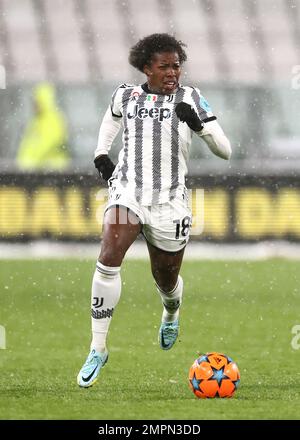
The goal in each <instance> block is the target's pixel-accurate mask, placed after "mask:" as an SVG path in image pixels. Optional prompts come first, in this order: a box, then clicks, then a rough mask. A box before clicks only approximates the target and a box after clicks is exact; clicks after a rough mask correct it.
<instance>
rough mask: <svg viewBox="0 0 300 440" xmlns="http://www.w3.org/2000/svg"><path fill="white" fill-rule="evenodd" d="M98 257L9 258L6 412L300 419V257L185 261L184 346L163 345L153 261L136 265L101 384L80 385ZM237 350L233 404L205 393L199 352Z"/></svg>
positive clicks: (2, 284) (3, 320)
mask: <svg viewBox="0 0 300 440" xmlns="http://www.w3.org/2000/svg"><path fill="white" fill-rule="evenodd" d="M94 266H95V262H94V261H91V260H88V261H87V260H84V261H79V260H41V261H38V260H35V261H30V260H29V261H24V260H22V261H21V260H17V261H3V260H2V261H0V280H1V281H0V292H1V293H0V295H1V296H0V325H2V326H4V327H5V329H6V346H7V348H6V349H2V350H0V371H1V375H0V418H1V419H98V420H110V419H128V420H145V419H146V420H147V419H148V420H149V419H174V420H176V419H177V420H187V419H194V420H203V419H299V418H300V367H299V366H300V350H295V349H293V348H292V346H291V341H292V338H293V335H292V327H293V326H294V325H296V324H300V292H299V289H300V287H299V285H300V283H299V281H300V271H299V263H298V262H295V261H294V262H293V261H285V260H279V259H278V260H276V259H274V260H267V261H261V262H251V263H248V262H233V261H231V262H220V261H217V262H208V261H206V262H205V261H193V262H190V261H186V262H184V264H183V267H182V271H181V274H182V276H183V278H184V281H185V293H184V301H183V306H182V311H181V321H180V324H181V331H180V337H179V341H177V343H176V345H175V346H174V347H173V349H172V350H170V351H162V350H161V349H160V348H159V346H158V343H157V333H158V327H159V324H160V317H161V302H160V298H159V296H158V294H157V293H156V292H155V288H154V284H153V281H152V277H151V274H150V266H149V262H147V261H134V260H132V261H127V262H125V263H124V266H123V268H122V281H123V292H122V296H121V300H120V303H119V305H118V307H117V309H116V311H115V315H114V318H113V321H112V325H111V329H110V334H109V340H108V343H109V349H110V359H109V362H108V364H107V366H105V368H104V369H103V370H102V372H101V375H100V378H99V380H98V382H97V383H96V384H95V385H94V386H93V387H92V388H90V389H80V388H79V387H78V386H77V384H76V376H77V373H78V371H79V369H80V367H81V365H82V363H83V362H84V360H85V358H86V356H87V354H88V351H89V344H90V311H89V309H90V286H91V279H92V274H93V271H94ZM208 351H220V352H223V353H225V354H227V355H229V356H231V357H232V358H233V359H234V360H235V361H236V363H237V364H238V366H239V368H240V372H241V383H240V387H239V389H238V391H237V393H236V395H235V397H234V398H232V399H205V400H201V399H199V400H198V399H197V398H196V397H195V396H194V395H193V393H192V392H191V390H190V389H189V387H188V379H187V378H188V370H189V367H190V366H191V364H192V363H193V361H194V359H195V358H196V357H197V354H198V352H201V353H204V352H208Z"/></svg>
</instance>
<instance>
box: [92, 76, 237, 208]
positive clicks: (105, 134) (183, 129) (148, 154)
mask: <svg viewBox="0 0 300 440" xmlns="http://www.w3.org/2000/svg"><path fill="white" fill-rule="evenodd" d="M181 101H184V102H186V103H188V104H190V105H191V106H192V107H193V108H194V110H195V111H196V112H197V114H198V116H199V118H200V119H201V120H202V121H203V122H205V127H204V129H203V130H202V131H201V132H199V133H197V134H199V135H200V136H204V140H205V141H206V142H207V144H208V146H209V147H210V149H211V150H212V151H213V152H214V153H215V154H217V155H220V156H221V157H224V158H228V157H225V156H226V152H225V154H223V155H222V151H221V152H220V151H219V154H218V151H214V150H218V148H219V149H220V146H221V147H222V148H223V150H224V145H225V144H224V142H225V143H226V141H227V142H228V145H229V150H230V144H229V141H228V139H227V138H226V137H225V135H224V133H223V131H222V129H221V127H220V126H219V125H218V123H217V122H216V121H215V120H216V117H215V116H214V115H213V113H212V111H211V109H210V107H209V105H208V103H207V101H206V100H205V98H204V97H203V96H202V95H201V94H200V91H199V89H197V88H196V87H188V86H179V87H178V89H177V91H176V93H174V94H171V95H162V94H154V93H152V92H150V91H149V90H148V88H147V85H146V84H143V85H127V84H123V85H121V86H119V87H118V88H117V89H116V90H115V92H114V94H113V96H112V100H111V105H110V107H109V109H108V110H107V112H106V114H105V116H104V119H103V121H102V124H101V127H100V132H99V138H98V146H97V149H96V151H95V157H97V156H99V155H101V154H107V153H108V151H109V150H110V147H111V144H112V142H113V140H114V138H115V136H116V135H117V133H118V131H119V129H120V127H121V125H122V126H123V148H122V150H121V151H120V154H119V159H118V163H117V166H116V168H115V171H114V173H113V178H115V179H118V181H119V182H120V183H121V184H122V185H123V187H125V188H126V190H128V191H129V192H130V193H131V194H133V195H134V196H135V198H136V200H137V201H138V202H139V203H140V204H141V205H153V204H158V203H165V202H167V201H169V200H172V199H173V198H174V197H176V195H177V194H179V193H180V194H181V193H183V191H184V188H185V175H186V173H187V161H188V154H189V147H190V144H191V139H192V133H193V132H192V130H191V129H190V128H189V127H188V125H187V124H186V123H183V122H181V121H179V119H178V118H177V116H176V113H175V106H176V105H177V104H178V103H179V102H181ZM222 137H224V139H225V140H226V141H224V139H223V138H222ZM215 138H216V139H215ZM217 138H218V139H217ZM212 140H213V142H211V141H212ZM209 142H210V143H211V145H209ZM213 144H214V145H213ZM228 145H225V147H226V148H227V149H228ZM222 148H221V150H222ZM226 148H225V149H226Z"/></svg>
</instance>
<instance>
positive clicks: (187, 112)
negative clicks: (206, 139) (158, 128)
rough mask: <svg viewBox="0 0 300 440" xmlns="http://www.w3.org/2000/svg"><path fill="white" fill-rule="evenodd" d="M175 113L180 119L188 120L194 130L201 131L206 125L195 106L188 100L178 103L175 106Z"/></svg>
mask: <svg viewBox="0 0 300 440" xmlns="http://www.w3.org/2000/svg"><path fill="white" fill-rule="evenodd" d="M175 113H176V115H177V117H178V119H180V121H182V122H186V123H187V125H188V126H189V127H190V128H191V129H192V130H194V131H201V130H202V128H203V127H204V124H203V122H202V121H201V119H200V118H199V117H198V115H197V113H196V112H195V110H194V109H193V107H192V106H191V105H190V104H187V103H186V102H180V103H179V104H177V105H176V107H175Z"/></svg>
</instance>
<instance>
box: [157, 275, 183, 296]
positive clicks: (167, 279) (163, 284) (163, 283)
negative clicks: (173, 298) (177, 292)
mask: <svg viewBox="0 0 300 440" xmlns="http://www.w3.org/2000/svg"><path fill="white" fill-rule="evenodd" d="M153 277H154V279H155V282H156V284H157V285H158V286H159V288H160V290H162V291H163V292H166V293H167V292H171V291H172V290H173V289H174V288H175V287H176V284H177V278H178V276H177V274H169V275H168V276H166V275H165V274H162V273H161V272H156V271H154V272H153Z"/></svg>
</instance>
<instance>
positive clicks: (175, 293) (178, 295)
mask: <svg viewBox="0 0 300 440" xmlns="http://www.w3.org/2000/svg"><path fill="white" fill-rule="evenodd" d="M156 288H157V291H158V293H159V294H160V296H161V300H162V303H163V305H164V309H163V314H162V322H174V321H176V319H178V317H179V307H180V305H181V302H182V292H183V280H182V278H181V276H180V275H178V280H177V284H176V286H175V287H174V289H173V290H172V291H171V292H163V291H162V290H161V289H160V287H159V286H158V285H157V284H156Z"/></svg>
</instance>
